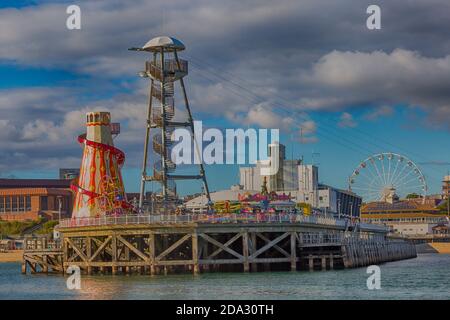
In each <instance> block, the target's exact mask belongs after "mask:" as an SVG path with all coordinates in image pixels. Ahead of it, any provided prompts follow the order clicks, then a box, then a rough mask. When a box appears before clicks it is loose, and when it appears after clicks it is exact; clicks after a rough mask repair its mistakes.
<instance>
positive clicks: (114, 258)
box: [111, 234, 117, 275]
mask: <svg viewBox="0 0 450 320" xmlns="http://www.w3.org/2000/svg"><path fill="white" fill-rule="evenodd" d="M111 251H112V267H111V273H112V274H113V275H116V274H117V265H116V263H117V237H116V235H115V234H113V236H112V239H111Z"/></svg>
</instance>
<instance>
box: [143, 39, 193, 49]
mask: <svg viewBox="0 0 450 320" xmlns="http://www.w3.org/2000/svg"><path fill="white" fill-rule="evenodd" d="M160 48H164V49H165V50H166V51H171V50H177V51H181V50H184V49H185V48H186V47H185V46H184V44H183V43H182V42H181V41H180V40H178V39H175V38H172V37H166V36H162V37H156V38H153V39H151V40H150V41H149V42H147V43H146V44H145V45H144V46H143V47H142V50H145V51H159V49H160Z"/></svg>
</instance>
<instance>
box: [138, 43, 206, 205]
mask: <svg viewBox="0 0 450 320" xmlns="http://www.w3.org/2000/svg"><path fill="white" fill-rule="evenodd" d="M184 49H185V46H184V44H183V43H182V42H181V41H179V40H177V39H175V38H171V37H157V38H153V39H152V40H150V41H149V42H147V43H146V44H145V45H144V46H143V47H142V48H131V49H130V50H134V51H146V52H149V53H151V54H152V55H153V59H152V60H151V61H146V63H145V71H141V72H140V73H139V75H140V76H141V77H146V78H147V77H149V78H150V87H149V99H148V110H147V129H146V134H145V143H144V159H143V163H142V176H141V187H140V197H139V207H140V208H142V207H143V201H144V194H145V183H146V182H150V181H157V182H160V183H161V185H162V197H163V201H164V207H165V206H166V203H167V201H169V200H171V199H173V198H175V197H176V185H175V182H174V180H190V179H201V180H202V181H203V187H204V191H205V193H206V196H207V198H208V201H209V202H210V201H211V198H210V194H209V188H208V183H207V181H206V175H205V170H204V167H203V163H200V164H199V174H198V175H177V174H175V172H174V171H175V169H176V165H175V163H174V162H173V161H172V160H171V158H170V150H171V149H170V147H171V144H172V141H171V134H172V132H173V130H174V129H175V128H177V127H187V128H190V130H191V134H192V139H195V136H194V121H193V118H192V113H191V109H190V106H189V101H188V98H187V95H186V88H185V85H184V81H183V78H184V77H185V76H186V75H187V74H188V63H187V61H186V60H182V59H179V58H178V52H179V51H182V50H184ZM176 81H179V82H180V86H181V91H182V95H183V98H184V103H185V107H186V110H187V115H188V119H187V122H177V121H173V118H174V115H175V104H174V84H175V82H176ZM155 100H157V101H158V102H156V101H155ZM151 128H154V129H156V130H158V131H159V132H158V133H157V134H155V135H154V136H153V140H152V145H153V150H154V151H155V152H156V153H157V154H159V155H160V159H159V160H158V161H157V162H155V164H154V166H153V175H151V176H148V175H147V161H148V144H149V140H150V129H151ZM194 149H195V152H197V153H199V152H200V150H199V149H198V147H197V143H195V141H194ZM197 156H199V154H197ZM199 159H201V157H199Z"/></svg>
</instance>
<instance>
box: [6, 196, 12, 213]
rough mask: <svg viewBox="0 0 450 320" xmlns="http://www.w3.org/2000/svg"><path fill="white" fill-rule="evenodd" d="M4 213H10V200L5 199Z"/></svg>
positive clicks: (8, 198)
mask: <svg viewBox="0 0 450 320" xmlns="http://www.w3.org/2000/svg"><path fill="white" fill-rule="evenodd" d="M5 211H6V212H10V211H11V198H10V197H5Z"/></svg>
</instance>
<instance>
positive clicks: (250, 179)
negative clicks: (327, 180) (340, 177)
mask: <svg viewBox="0 0 450 320" xmlns="http://www.w3.org/2000/svg"><path fill="white" fill-rule="evenodd" d="M278 146H279V159H278V163H279V164H280V165H279V170H278V172H277V173H276V174H274V175H271V176H266V179H267V186H268V190H269V191H275V192H277V193H280V192H281V193H283V192H285V193H290V194H291V195H292V197H293V200H294V201H296V202H298V203H306V204H308V205H311V206H312V207H313V208H319V209H321V210H322V211H323V212H325V213H326V214H330V215H334V216H339V215H341V216H350V215H351V216H353V217H357V216H359V212H360V207H361V202H362V199H361V197H359V196H357V195H356V194H354V193H353V192H350V191H346V190H341V189H338V188H334V187H331V186H328V185H324V184H320V183H319V168H318V167H317V166H315V165H312V164H304V163H303V162H302V160H299V159H298V160H295V159H294V160H288V159H286V157H285V155H286V152H285V146H284V145H282V144H279V145H278ZM272 148H273V147H269V150H268V151H269V152H268V154H269V156H271V154H273V152H272ZM262 166H263V164H262V162H261V161H257V162H256V165H255V166H252V167H241V168H239V171H240V172H239V173H240V183H239V184H240V185H241V188H242V190H261V186H262V183H263V179H264V176H263V175H262V174H261V167H262Z"/></svg>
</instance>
